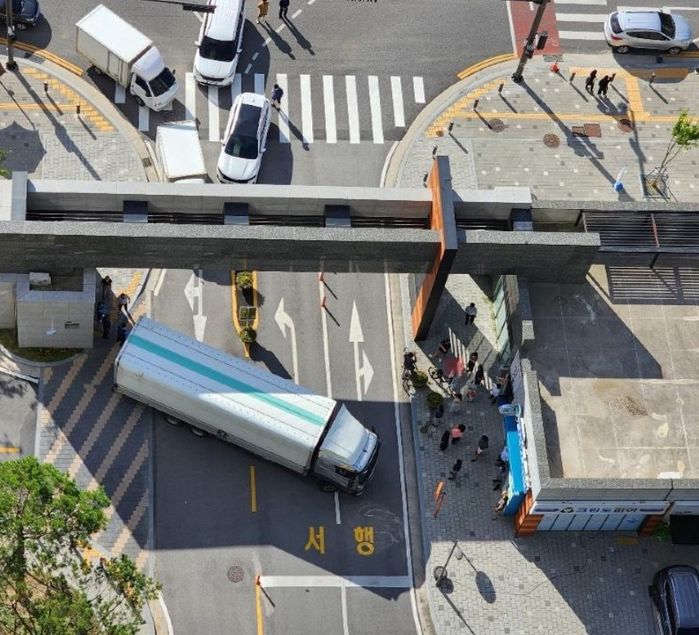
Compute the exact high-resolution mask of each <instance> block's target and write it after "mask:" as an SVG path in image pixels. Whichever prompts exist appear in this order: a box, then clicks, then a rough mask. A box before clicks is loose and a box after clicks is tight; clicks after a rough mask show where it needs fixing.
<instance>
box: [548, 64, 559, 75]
mask: <svg viewBox="0 0 699 635" xmlns="http://www.w3.org/2000/svg"><path fill="white" fill-rule="evenodd" d="M549 70H550V71H551V72H552V73H558V71H560V70H561V69H560V68H559V67H558V62H554V63H553V64H551V66H549Z"/></svg>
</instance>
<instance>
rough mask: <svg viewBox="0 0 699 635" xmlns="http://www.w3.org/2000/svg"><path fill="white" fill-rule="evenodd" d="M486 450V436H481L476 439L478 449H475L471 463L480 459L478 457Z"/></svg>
mask: <svg viewBox="0 0 699 635" xmlns="http://www.w3.org/2000/svg"><path fill="white" fill-rule="evenodd" d="M487 449H488V435H487V434H483V435H481V438H480V439H478V447H476V451H475V453H474V455H473V458H472V459H471V461H477V460H478V457H480V455H481V454H483V452H485V450H487Z"/></svg>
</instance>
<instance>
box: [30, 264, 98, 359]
mask: <svg viewBox="0 0 699 635" xmlns="http://www.w3.org/2000/svg"><path fill="white" fill-rule="evenodd" d="M96 276H97V272H96V271H95V270H94V269H90V270H86V271H85V272H84V273H83V290H82V291H50V290H49V291H36V290H31V289H30V288H29V276H28V275H27V276H18V280H17V325H18V326H17V341H18V343H19V345H20V346H21V347H23V348H27V347H46V348H90V347H92V341H93V335H94V315H95V284H96Z"/></svg>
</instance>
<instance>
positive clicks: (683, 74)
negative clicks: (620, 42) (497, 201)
mask: <svg viewBox="0 0 699 635" xmlns="http://www.w3.org/2000/svg"><path fill="white" fill-rule="evenodd" d="M600 59H602V60H603V62H602V63H601V62H600V61H599V60H600ZM594 60H596V61H594ZM594 60H593V59H590V58H589V57H582V56H580V57H576V56H565V61H564V62H563V63H561V64H560V73H558V74H555V73H552V72H551V71H550V70H549V66H550V62H549V63H547V62H544V60H543V59H540V58H535V59H534V60H532V61H531V62H529V64H528V65H527V67H526V69H525V81H524V82H523V83H521V84H519V85H517V84H514V83H513V82H512V81H511V80H510V75H511V74H512V72H513V70H514V64H513V63H512V62H509V63H506V64H499V65H497V66H494V67H492V68H490V69H486V70H484V71H480V72H478V73H476V74H475V75H473V76H471V77H470V78H468V79H467V80H465V82H463V83H462V84H461V90H460V91H459V92H458V94H457V93H455V95H454V99H453V101H451V102H448V103H444V104H443V105H442V106H441V108H440V110H438V111H435V112H434V116H433V117H428V118H427V120H426V121H425V124H424V126H423V129H422V130H421V131H419V134H417V136H416V138H415V139H414V142H413V146H412V148H411V150H410V151H409V157H408V158H407V159H406V162H405V164H404V166H403V170H402V175H401V179H400V181H401V182H400V185H401V186H403V187H421V186H422V182H423V177H424V175H425V173H427V172H428V171H429V169H430V167H431V164H432V151H433V149H434V147H435V146H437V153H438V154H446V155H448V156H449V159H450V162H451V174H452V179H453V184H454V187H455V188H456V189H459V188H480V189H489V188H493V187H497V186H512V185H519V186H528V187H531V189H532V194H533V196H534V197H536V198H539V199H548V200H565V199H573V200H630V199H633V200H641V199H642V198H643V192H642V189H641V184H640V174H641V173H642V172H643V173H645V174H647V173H649V172H650V171H651V170H652V169H653V168H654V167H656V166H657V165H659V163H660V161H661V160H662V157H663V154H664V152H665V149H666V147H667V143H668V141H669V140H670V133H671V130H672V126H673V124H674V122H675V121H676V120H677V116H678V114H679V111H680V110H681V109H682V108H688V109H689V111H690V114H693V115H695V116H696V115H697V114H699V112H698V111H697V106H696V103H697V102H696V95H697V94H699V74H696V73H688V70H687V69H684V68H665V69H664V70H660V69H661V68H662V67H656V68H655V69H649V70H639V69H636V70H634V69H629V72H627V71H625V70H623V69H622V68H620V67H618V66H616V64H615V63H614V60H613V58H612V57H611V56H595V58H594ZM592 68H597V69H598V78H600V77H602V76H603V75H604V74H612V73H616V78H615V80H614V82H613V83H612V84H611V86H610V88H609V93H608V95H609V99H608V100H607V101H603V100H600V99H598V98H597V96H596V95H595V96H592V95H589V94H588V93H587V92H586V91H585V89H584V84H585V77H586V76H587V74H588V73H589V72H590V70H591V69H592ZM651 70H656V71H657V77H656V79H655V81H654V83H653V84H649V82H648V80H649V78H650V74H651ZM573 72H574V73H575V77H574V79H573V82H570V81H569V79H570V76H571V73H573ZM501 83H504V86H503V89H502V92H501V93H499V92H498V88H499V87H500V84H501ZM475 100H479V103H478V106H477V110H475V111H474V109H473V106H474V102H475ZM428 108H429V106H428ZM622 119H628V120H630V121H632V122H633V124H634V126H633V130H631V131H630V132H627V131H624V130H622V129H621V128H620V126H619V122H620V121H621V120H622ZM452 121H453V122H454V126H453V128H452V131H451V133H449V132H448V131H447V128H448V125H449V123H450V122H452ZM586 123H591V124H598V125H599V126H600V132H601V137H593V136H589V137H583V136H575V135H573V126H582V125H584V124H586ZM489 125H490V126H491V127H489ZM545 135H555V139H554V142H555V143H557V144H558V145H557V146H556V147H548V146H547V145H545V143H544V137H545ZM624 168H626V172H625V173H624V175H623V177H622V179H621V180H622V183H623V184H624V187H625V190H626V191H625V192H621V193H617V192H615V191H614V189H613V184H614V181H615V180H616V178H617V176H618V175H619V173H620V172H621V171H622V170H623V169H624ZM669 173H670V180H669V183H668V185H669V187H670V190H671V192H672V194H673V195H674V197H676V198H677V200H680V201H687V202H690V201H697V200H699V156H698V155H697V153H696V152H690V153H688V154H682V155H680V157H679V158H678V159H677V160H676V161H675V162H673V163H672V164H671V166H670V170H669Z"/></svg>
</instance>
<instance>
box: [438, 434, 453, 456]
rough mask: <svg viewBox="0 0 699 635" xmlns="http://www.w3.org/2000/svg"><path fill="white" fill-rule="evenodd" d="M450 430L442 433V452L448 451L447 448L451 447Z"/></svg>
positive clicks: (440, 442) (440, 446) (440, 444)
mask: <svg viewBox="0 0 699 635" xmlns="http://www.w3.org/2000/svg"><path fill="white" fill-rule="evenodd" d="M450 434H451V433H450V432H449V430H445V431H444V432H443V433H442V438H441V439H440V441H439V450H440V452H446V451H447V448H448V447H449V436H450Z"/></svg>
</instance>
